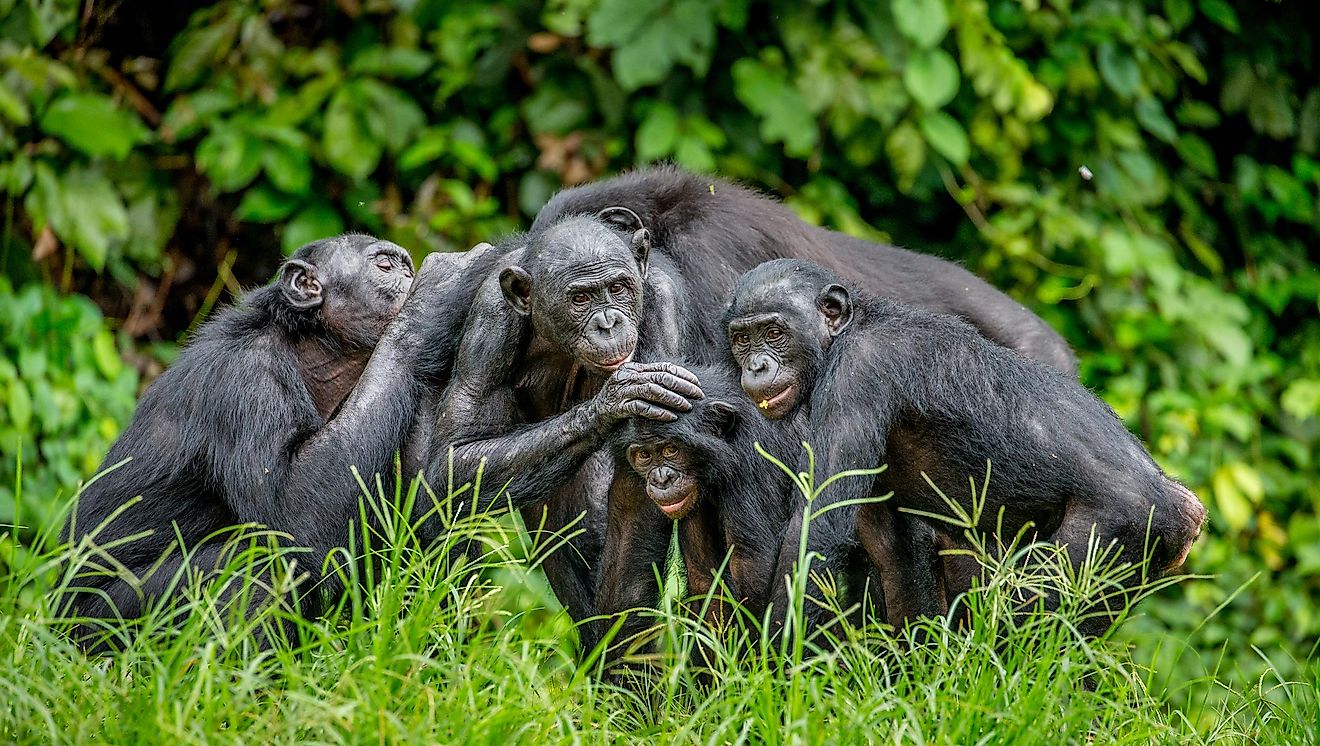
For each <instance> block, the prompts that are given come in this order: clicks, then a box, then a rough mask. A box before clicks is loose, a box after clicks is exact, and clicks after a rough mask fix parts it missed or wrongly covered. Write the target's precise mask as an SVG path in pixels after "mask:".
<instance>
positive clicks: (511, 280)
mask: <svg viewBox="0 0 1320 746" xmlns="http://www.w3.org/2000/svg"><path fill="white" fill-rule="evenodd" d="M500 290H503V291H504V302H505V303H508V304H509V307H510V308H512V309H513V310H514V311H515V312H516V313H517V314H518V315H519V316H526V315H527V314H529V313H531V312H532V276H531V275H529V274H527V270H525V269H523V268H522V267H519V266H516V265H515V266H513V267H505V268H504V269H503V270H502V271H501V272H500Z"/></svg>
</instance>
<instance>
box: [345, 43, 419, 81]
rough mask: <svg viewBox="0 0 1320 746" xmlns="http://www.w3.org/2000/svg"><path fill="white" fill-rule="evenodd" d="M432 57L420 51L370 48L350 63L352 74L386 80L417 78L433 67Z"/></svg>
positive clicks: (396, 48) (361, 52)
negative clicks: (373, 76)
mask: <svg viewBox="0 0 1320 746" xmlns="http://www.w3.org/2000/svg"><path fill="white" fill-rule="evenodd" d="M431 61H432V57H431V55H429V54H427V53H426V52H423V51H422V50H420V49H409V48H406V47H385V46H379V45H377V46H370V47H367V48H366V49H364V50H362V51H360V52H358V53H357V54H356V55H354V57H353V61H352V62H350V63H349V65H348V70H349V72H351V73H357V74H361V75H377V76H381V77H386V78H401V79H404V80H407V79H410V78H415V77H417V76H418V75H421V74H422V73H424V72H426V70H427V68H429V67H430V66H431Z"/></svg>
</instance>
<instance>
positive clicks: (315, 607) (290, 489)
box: [63, 235, 468, 642]
mask: <svg viewBox="0 0 1320 746" xmlns="http://www.w3.org/2000/svg"><path fill="white" fill-rule="evenodd" d="M467 259H468V257H467V256H466V255H447V256H445V257H440V256H434V258H432V257H428V259H427V261H426V262H425V263H424V264H423V269H422V273H421V275H420V276H419V277H418V278H417V279H416V280H415V281H414V279H413V265H412V260H411V258H410V257H409V256H408V254H407V252H405V251H404V250H403V249H401V248H400V247H398V246H396V245H394V244H392V243H390V242H388V241H381V240H377V239H375V238H372V237H371V236H363V235H346V236H341V237H338V238H331V239H326V240H322V241H317V242H315V243H311V244H308V245H307V246H304V247H302V248H301V249H299V250H298V251H297V252H295V253H294V255H293V256H292V257H291V258H290V259H289V260H288V261H286V262H285V263H284V265H283V267H282V268H281V269H280V271H279V275H278V277H277V279H276V280H275V281H274V282H272V283H271V284H269V285H267V286H265V287H262V288H259V289H256V290H253V291H251V292H249V293H247V294H245V295H244V296H243V297H242V298H241V299H240V301H239V303H238V305H236V306H235V307H233V308H229V309H226V310H224V311H221V312H220V313H219V314H217V316H216V317H215V318H214V319H212V320H210V321H208V322H207V323H206V324H204V325H203V326H202V327H201V329H200V330H198V332H197V335H196V336H195V337H194V338H193V339H192V341H191V342H189V343H188V344H187V346H185V347H184V349H183V350H182V352H181V353H180V355H179V357H178V360H177V361H176V362H175V363H174V365H173V366H171V367H170V369H169V370H167V371H166V372H165V373H164V374H162V375H161V376H160V378H158V379H157V380H156V381H155V382H154V383H153V384H152V385H151V387H150V388H149V389H148V390H147V392H146V393H145V394H144V395H143V397H142V400H141V402H140V403H139V404H138V408H137V411H136V412H135V414H134V416H133V420H132V422H131V423H130V424H129V426H128V427H127V428H126V429H125V430H124V433H123V434H122V435H121V436H120V437H119V439H118V440H117V441H116V442H115V444H114V445H113V446H112V447H111V448H110V452H109V454H108V455H107V456H106V459H105V462H104V464H105V466H103V468H105V467H109V466H111V465H115V464H119V463H120V462H124V463H123V464H122V465H120V466H118V468H115V469H113V470H112V471H109V472H108V473H105V474H103V475H102V476H101V477H100V478H99V479H96V480H94V481H92V482H90V483H89V484H88V485H87V486H86V488H85V489H84V490H83V491H82V493H81V494H80V495H79V497H78V500H77V503H76V507H75V509H74V512H73V514H72V516H71V517H70V520H69V522H68V524H67V525H66V526H65V529H64V532H63V536H64V538H65V539H66V540H69V541H73V542H80V541H84V540H88V541H89V542H90V543H91V544H92V545H93V546H92V547H91V557H90V561H89V562H88V563H86V564H85V565H84V566H83V567H82V568H81V570H80V572H79V575H78V577H76V578H75V579H74V581H73V583H72V586H73V587H74V592H73V594H72V598H71V606H70V609H69V611H70V612H71V613H72V614H73V615H74V616H77V617H91V618H107V617H115V616H122V617H124V618H132V617H136V616H139V615H141V614H142V613H143V612H144V611H145V608H146V605H147V604H149V603H152V602H154V601H156V600H157V599H159V598H160V597H161V596H162V595H166V594H169V593H172V592H174V591H173V590H172V585H171V580H172V579H173V578H175V576H176V575H178V573H179V571H180V569H182V568H183V567H184V565H185V563H187V564H188V566H189V567H190V568H192V569H194V570H196V571H199V572H203V573H207V572H211V571H214V570H216V569H217V566H219V565H222V564H224V561H225V557H224V556H223V554H224V551H225V548H224V543H225V539H226V538H229V537H227V536H225V535H224V534H225V533H226V530H228V529H232V528H234V527H236V526H239V525H244V524H262V525H264V526H267V527H269V528H271V529H274V530H276V531H278V532H282V533H284V534H287V535H288V539H287V540H286V543H287V544H288V545H289V546H294V547H299V548H302V549H304V550H307V553H306V554H302V555H299V557H298V561H299V564H300V571H301V572H304V573H306V574H307V575H308V577H307V579H306V581H305V582H304V584H303V585H302V588H303V590H304V592H302V593H301V595H302V596H303V598H302V608H303V611H304V612H307V613H317V612H318V611H319V610H320V609H321V608H322V603H321V602H322V596H323V595H324V596H325V597H333V596H334V595H335V593H336V592H337V591H338V590H339V589H340V584H339V579H338V577H337V575H336V573H334V572H327V571H326V568H325V566H324V563H325V561H326V557H327V555H328V553H329V552H331V551H332V550H333V549H335V548H337V547H344V546H347V544H348V538H349V532H350V529H351V527H352V526H355V525H356V524H357V523H358V517H359V508H358V506H359V497H360V488H359V486H358V484H357V482H356V480H355V479H354V477H353V475H352V474H351V472H350V471H349V467H350V466H357V467H358V469H359V470H360V471H361V473H362V474H364V475H370V474H373V473H382V472H392V471H393V468H392V460H393V458H394V455H395V453H396V452H398V450H399V449H400V447H401V446H402V445H403V443H404V440H405V438H406V437H407V436H408V431H409V426H410V424H411V423H412V421H413V416H414V410H415V408H416V406H417V402H418V400H419V398H420V395H419V392H418V391H416V390H415V387H414V385H413V381H412V374H411V367H412V365H413V362H414V358H415V356H416V351H415V350H414V349H413V348H412V345H413V341H412V340H413V335H411V334H410V333H409V332H408V330H409V328H410V327H412V326H415V325H416V321H417V320H418V319H419V318H421V317H424V316H425V315H426V313H427V311H428V304H429V303H430V302H432V301H434V300H436V299H437V298H438V297H441V296H443V295H444V294H445V293H447V292H449V291H450V290H451V289H452V288H451V287H450V286H449V283H450V281H451V278H453V277H454V276H456V274H457V273H456V270H457V269H458V268H459V267H461V266H462V264H463V263H464V262H465V261H467ZM410 288H412V289H413V293H412V296H411V297H409V289H410ZM405 299H407V304H406V305H405ZM401 310H402V312H401ZM229 533H230V534H231V535H232V531H231V532H229ZM185 549H186V550H187V551H188V552H190V557H191V559H190V560H188V559H185V555H184V552H183V550H185ZM312 591H316V592H312ZM78 634H79V636H80V637H83V638H84V640H85V641H87V642H91V640H90V639H88V638H89V636H90V630H89V629H88V628H82V629H80V630H79V632H78Z"/></svg>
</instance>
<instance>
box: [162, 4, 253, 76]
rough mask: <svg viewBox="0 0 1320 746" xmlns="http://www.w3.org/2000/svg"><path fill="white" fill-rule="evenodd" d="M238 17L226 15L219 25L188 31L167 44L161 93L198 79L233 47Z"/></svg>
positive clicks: (211, 24)
mask: <svg viewBox="0 0 1320 746" xmlns="http://www.w3.org/2000/svg"><path fill="white" fill-rule="evenodd" d="M237 34H238V18H237V16H236V15H235V14H233V13H226V14H225V15H224V17H223V18H222V19H221V20H220V22H219V23H210V24H206V25H204V26H200V27H198V28H193V29H189V30H187V31H185V32H183V33H182V34H179V36H178V37H177V38H176V39H175V40H174V43H173V44H171V45H170V46H171V57H170V69H169V71H168V72H166V73H165V90H166V91H177V90H179V89H181V88H187V87H189V86H191V85H193V84H194V83H196V82H197V81H199V80H201V79H202V76H203V75H205V74H206V73H207V72H209V71H210V70H211V68H212V67H214V66H215V64H216V63H217V62H219V61H220V58H222V57H223V56H224V55H226V54H228V53H229V51H230V50H231V49H233V46H234V38H235V36H237Z"/></svg>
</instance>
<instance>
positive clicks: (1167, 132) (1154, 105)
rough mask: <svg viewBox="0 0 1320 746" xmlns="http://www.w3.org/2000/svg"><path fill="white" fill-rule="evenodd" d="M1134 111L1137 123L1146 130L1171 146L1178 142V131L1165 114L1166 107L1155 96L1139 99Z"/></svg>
mask: <svg viewBox="0 0 1320 746" xmlns="http://www.w3.org/2000/svg"><path fill="white" fill-rule="evenodd" d="M1134 110H1135V112H1136V115H1137V121H1138V122H1140V123H1141V126H1142V127H1145V128H1146V131H1147V132H1149V133H1151V134H1152V135H1154V136H1156V137H1158V138H1159V139H1161V140H1163V141H1164V142H1167V143H1170V144H1173V143H1175V142H1176V141H1177V139H1178V130H1177V129H1175V128H1174V126H1173V122H1172V121H1170V120H1169V117H1168V116H1167V115H1166V114H1165V113H1164V107H1163V106H1161V105H1160V102H1159V100H1158V99H1156V98H1155V97H1154V96H1146V97H1144V98H1141V99H1139V100H1138V101H1137V105H1136V106H1135V107H1134Z"/></svg>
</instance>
